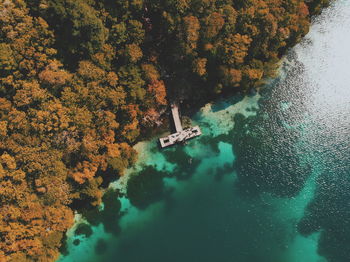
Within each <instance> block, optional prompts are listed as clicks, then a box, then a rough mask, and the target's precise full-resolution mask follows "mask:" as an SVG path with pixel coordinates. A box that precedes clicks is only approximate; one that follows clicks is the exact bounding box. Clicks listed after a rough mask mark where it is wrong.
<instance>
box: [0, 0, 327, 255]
mask: <svg viewBox="0 0 350 262" xmlns="http://www.w3.org/2000/svg"><path fill="white" fill-rule="evenodd" d="M327 2H328V0H308V1H306V0H305V1H304V0H149V1H147V0H101V1H98V0H0V3H1V4H0V261H14V262H21V261H45V262H47V261H54V260H55V259H56V258H57V257H58V255H59V247H60V245H61V240H62V237H63V236H64V234H65V232H66V230H67V229H68V228H69V227H70V226H71V225H72V223H73V212H74V210H78V211H79V210H81V209H82V208H85V209H86V208H89V207H93V206H97V205H99V204H100V202H101V199H102V195H103V188H105V187H106V185H108V182H109V181H111V180H113V179H117V178H118V176H122V175H123V172H124V170H125V168H127V167H128V166H130V165H132V164H133V163H134V161H135V160H136V157H137V156H136V153H135V151H134V150H133V148H132V145H133V144H134V143H135V142H136V141H137V140H138V139H140V133H142V132H143V131H144V130H147V129H150V128H154V126H156V125H159V124H161V123H162V119H163V118H162V116H163V114H164V112H165V111H166V108H167V105H168V101H170V100H172V99H174V98H175V97H177V98H181V99H182V100H183V101H184V103H195V102H196V101H197V100H205V99H206V98H208V97H214V96H216V95H220V94H224V93H226V92H229V93H233V92H238V91H248V90H250V89H252V88H256V87H258V86H259V85H260V84H261V82H262V80H263V79H264V78H267V77H269V76H272V75H273V73H274V69H275V67H276V64H277V62H278V60H279V58H280V57H281V55H283V54H284V53H285V51H286V49H287V48H288V47H290V46H293V45H294V44H295V43H297V42H298V41H300V39H301V38H302V36H304V35H305V34H306V33H307V32H308V29H309V25H310V15H311V14H316V13H318V12H319V11H320V10H321V8H322V7H323V6H325V5H326V4H327Z"/></svg>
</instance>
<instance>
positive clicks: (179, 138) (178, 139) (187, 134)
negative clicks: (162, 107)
mask: <svg viewBox="0 0 350 262" xmlns="http://www.w3.org/2000/svg"><path fill="white" fill-rule="evenodd" d="M171 114H172V116H173V121H174V126H175V131H176V133H174V134H171V135H168V136H167V137H163V138H160V139H159V142H160V146H161V147H162V148H165V147H168V146H172V145H175V144H179V143H185V142H186V140H189V139H191V138H194V137H196V136H200V135H201V134H202V132H201V130H200V128H199V126H194V127H190V128H187V129H183V128H182V124H181V118H180V114H179V106H178V105H177V104H176V103H173V104H171Z"/></svg>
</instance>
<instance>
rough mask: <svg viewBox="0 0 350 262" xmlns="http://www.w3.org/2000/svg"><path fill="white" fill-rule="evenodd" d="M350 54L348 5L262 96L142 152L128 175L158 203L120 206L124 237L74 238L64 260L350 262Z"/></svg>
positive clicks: (333, 13)
mask: <svg viewBox="0 0 350 262" xmlns="http://www.w3.org/2000/svg"><path fill="white" fill-rule="evenodd" d="M349 46H350V1H347V0H338V1H336V2H335V3H334V4H333V5H332V6H331V7H330V8H328V9H327V10H325V12H324V13H323V14H322V15H321V16H319V17H318V18H317V20H316V21H315V22H314V25H313V26H312V28H311V31H310V33H309V34H308V35H307V36H306V37H305V39H304V41H303V42H302V43H301V44H299V45H298V46H296V47H295V48H294V49H293V50H292V51H291V52H290V54H289V55H288V56H287V57H286V58H285V60H284V63H283V65H282V66H281V70H280V75H279V77H278V78H277V79H276V80H274V81H271V83H270V84H269V86H268V87H267V88H265V89H264V90H263V91H262V92H261V93H260V94H258V95H256V96H253V97H245V98H240V99H239V98H237V97H233V98H230V99H227V100H225V101H219V102H217V103H216V104H214V105H207V106H205V107H204V108H203V109H202V110H201V111H200V112H198V114H197V115H196V116H195V118H194V122H195V123H197V124H199V125H200V126H201V128H202V131H203V136H201V137H200V138H198V139H195V140H191V141H190V142H189V144H188V145H187V146H186V147H180V146H179V147H173V148H170V149H166V150H163V151H161V152H160V151H159V150H158V148H157V145H156V140H152V141H149V142H145V143H140V144H138V145H137V147H136V148H137V149H138V150H139V151H140V160H139V162H138V163H137V166H136V167H135V169H133V170H129V173H130V175H131V176H132V177H133V176H135V175H139V176H141V175H144V176H147V178H149V179H150V180H151V181H155V182H154V183H153V182H152V183H151V185H150V188H152V190H154V192H157V193H159V194H157V195H156V194H154V195H152V194H151V195H142V194H141V197H142V196H147V197H148V198H147V200H149V201H148V202H147V201H141V202H140V201H139V200H138V199H137V197H139V196H138V195H137V194H136V195H132V194H131V193H130V194H129V195H130V196H135V199H134V197H132V198H131V199H130V200H129V199H127V198H126V197H123V196H121V197H120V199H119V200H120V202H121V204H122V212H123V213H124V215H122V216H121V217H120V218H119V219H118V220H117V219H116V220H115V221H114V222H111V221H110V223H116V224H119V227H120V229H121V231H120V233H118V234H115V235H112V234H110V233H106V232H105V231H104V227H103V225H102V224H100V225H98V226H92V227H91V228H92V231H93V234H92V235H91V236H89V237H85V236H83V235H79V236H74V233H73V232H74V229H72V230H71V231H70V232H69V233H68V236H69V237H68V240H67V244H68V251H69V254H68V255H66V256H63V255H62V256H61V258H60V259H59V261H60V262H73V261H77V262H78V261H79V262H80V261H83V262H85V261H86V262H90V261H94V262H95V261H103V262H104V261H125V262H134V261H135V262H136V261H138V262H140V261H141V262H143V261H144V262H148V261H152V262H158V261H159V262H160V261H162V262H163V261H167V262H178V261H183V262H196V261H203V262H206V261H215V262H230V261H232V262H233V261H235V262H256V261H259V262H326V261H329V262H333V261H335V262H343V261H344V262H345V261H350V239H349V237H348V238H347V236H348V235H349V236H350V232H349V230H350V226H349V225H350V213H349V211H347V210H350V195H349V193H347V192H350V190H348V189H350V186H349V185H350V173H349V171H350V159H349V156H350V146H349V141H350V87H349V83H350V74H349V66H348V62H349V61H350V48H349ZM237 100H239V101H238V102H237ZM238 115H242V116H244V117H241V118H237V116H238ZM235 117H236V118H235ZM248 145H249V146H248ZM250 146H251V147H250ZM146 166H152V167H153V169H152V168H148V169H147V168H146ZM256 166H258V167H260V168H259V169H254V168H255V167H256ZM252 170H253V171H254V170H255V171H256V172H252ZM260 173H261V176H260V175H259V177H258V176H257V174H260ZM135 183H136V185H135V186H136V187H137V186H138V185H137V181H136V182H135ZM138 183H141V182H138ZM142 183H143V182H142ZM145 186H148V185H145ZM130 188H131V187H130ZM130 201H131V203H134V205H132V204H131V203H130ZM135 205H136V206H138V207H139V208H137V207H135ZM334 221H335V222H334ZM76 239H79V240H80V243H79V245H74V244H73V242H74V240H76ZM348 254H349V255H348Z"/></svg>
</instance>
